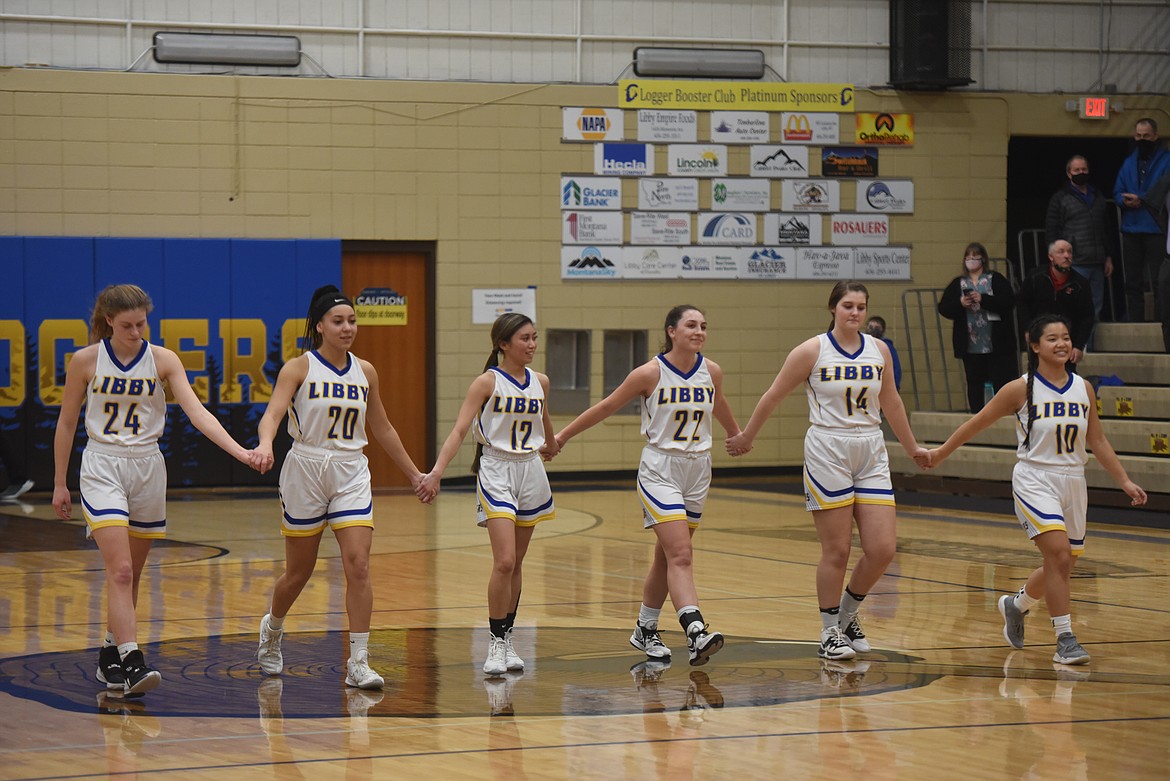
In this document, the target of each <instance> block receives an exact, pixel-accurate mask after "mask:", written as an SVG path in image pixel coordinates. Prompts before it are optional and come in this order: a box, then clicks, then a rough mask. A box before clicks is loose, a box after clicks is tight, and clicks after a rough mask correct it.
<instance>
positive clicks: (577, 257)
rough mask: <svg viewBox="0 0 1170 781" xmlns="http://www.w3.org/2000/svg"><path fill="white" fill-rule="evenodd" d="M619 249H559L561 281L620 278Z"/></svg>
mask: <svg viewBox="0 0 1170 781" xmlns="http://www.w3.org/2000/svg"><path fill="white" fill-rule="evenodd" d="M621 252H622V250H621V248H620V247H561V279H615V278H617V277H619V276H621V266H620V265H619V261H620V259H621Z"/></svg>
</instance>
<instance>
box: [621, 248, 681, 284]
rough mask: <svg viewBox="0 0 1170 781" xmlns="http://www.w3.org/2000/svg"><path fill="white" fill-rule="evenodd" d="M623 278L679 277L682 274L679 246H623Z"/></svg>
mask: <svg viewBox="0 0 1170 781" xmlns="http://www.w3.org/2000/svg"><path fill="white" fill-rule="evenodd" d="M621 266H622V279H678V278H679V277H680V276H682V249H681V248H679V247H623V248H622V263H621Z"/></svg>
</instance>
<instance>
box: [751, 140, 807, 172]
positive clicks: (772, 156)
mask: <svg viewBox="0 0 1170 781" xmlns="http://www.w3.org/2000/svg"><path fill="white" fill-rule="evenodd" d="M751 174H752V176H767V177H772V178H778V177H795V178H798V179H799V178H803V177H807V176H808V147H806V146H753V147H752V148H751Z"/></svg>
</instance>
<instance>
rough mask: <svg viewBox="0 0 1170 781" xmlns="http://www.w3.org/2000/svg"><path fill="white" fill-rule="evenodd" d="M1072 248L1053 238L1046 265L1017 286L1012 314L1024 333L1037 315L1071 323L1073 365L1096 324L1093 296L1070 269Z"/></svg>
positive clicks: (1083, 280) (1087, 283) (1080, 278)
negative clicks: (1057, 318) (1054, 316)
mask: <svg viewBox="0 0 1170 781" xmlns="http://www.w3.org/2000/svg"><path fill="white" fill-rule="evenodd" d="M1072 256H1073V249H1072V245H1071V244H1069V243H1068V242H1067V241H1065V240H1064V239H1057V240H1056V241H1054V242H1052V243H1051V244H1050V245H1048V265H1047V266H1041V267H1039V268H1037V269H1036V270H1035V271H1033V272H1032V273H1031V274H1029V275H1028V276H1026V277H1024V281H1023V282H1022V283H1021V284H1020V289H1019V292H1017V293H1016V311H1017V313H1018V314H1019V316H1020V328H1021V329H1023V331H1024V333H1025V334H1026V333H1027V330H1028V326H1029V325H1031V323H1032V321H1033V320H1034V319H1036V318H1037V317H1039V316H1040V315H1061V316H1062V317H1065V318H1067V319H1068V321H1069V323H1071V324H1072V333H1071V334H1070V336H1071V337H1072V343H1073V352H1072V359H1071V360H1070V361H1069V363H1077V362H1079V361H1080V360H1081V356H1082V355H1083V354H1084V352H1085V345H1086V344H1088V341H1089V336H1090V335H1091V334H1092V333H1093V326H1094V325H1096V322H1097V320H1096V317H1095V316H1094V314H1093V313H1094V311H1095V310H1094V309H1093V295H1092V293H1091V292H1090V291H1089V281H1088V280H1087V279H1085V278H1084V277H1082V276H1081V275H1080V274H1078V273H1077V272H1076V270H1075V269H1073V267H1072Z"/></svg>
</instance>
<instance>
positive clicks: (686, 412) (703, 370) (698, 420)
mask: <svg viewBox="0 0 1170 781" xmlns="http://www.w3.org/2000/svg"><path fill="white" fill-rule="evenodd" d="M655 360H656V361H658V385H657V386H656V387H655V388H654V392H653V393H651V394H650V396H649V397H646V398H643V399H642V436H644V437H645V438H646V443H647V444H649V445H651V446H653V447H655V448H657V449H659V450H666V451H674V452H678V453H703V452H706V451H708V450H710V449H711V415H712V411H713V410H714V408H715V383H714V382H712V381H711V372H709V371H708V370H707V361H706V360H704V359H703V355H702V353H700V354H699V356H698V360H697V361H695V365H694V366H692V367H691V370H690V371H689V372H685V373H684V372H682V371H680V370H679V369H678V368H676V367H675V366H672V365H671V363H670V361H668V360H667V359H666V356H665V355H663V354H662V353H659V354H658V356H657V357H656V358H655Z"/></svg>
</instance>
